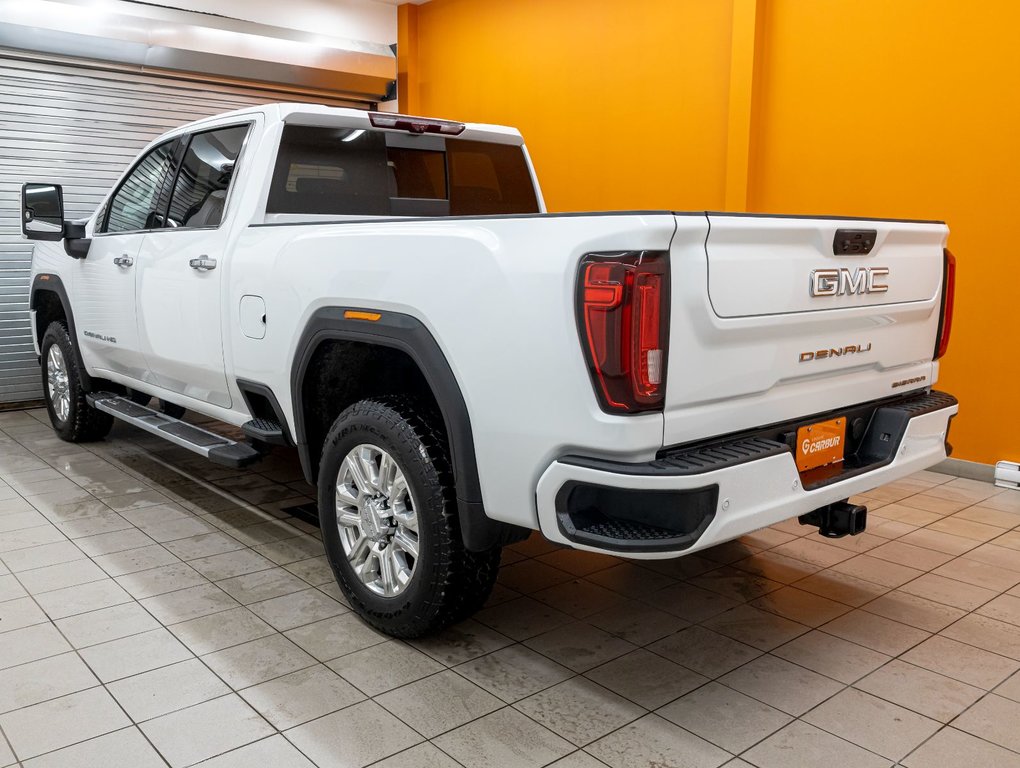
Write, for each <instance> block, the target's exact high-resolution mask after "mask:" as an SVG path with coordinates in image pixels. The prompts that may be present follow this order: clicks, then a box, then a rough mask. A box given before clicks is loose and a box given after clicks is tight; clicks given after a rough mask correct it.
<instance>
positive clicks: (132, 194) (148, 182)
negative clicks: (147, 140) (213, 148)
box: [103, 140, 175, 232]
mask: <svg viewBox="0 0 1020 768" xmlns="http://www.w3.org/2000/svg"><path fill="white" fill-rule="evenodd" d="M174 143H175V141H174V140H170V141H167V142H164V143H162V144H160V145H159V146H158V147H154V148H153V149H152V150H150V151H149V153H148V154H147V155H145V156H144V157H143V158H142V159H141V160H139V161H138V164H137V165H136V166H135V167H134V169H133V170H132V171H131V173H130V174H128V176H127V178H126V179H124V181H123V183H122V184H121V185H120V188H119V189H118V190H117V191H116V192H115V193H114V195H113V197H112V198H111V200H110V215H109V218H108V219H107V222H106V227H105V228H104V229H103V231H104V232H130V231H133V230H138V229H151V228H152V227H153V226H159V225H160V224H161V223H162V221H161V220H159V219H158V216H159V209H160V207H161V206H160V204H159V197H160V194H159V193H160V190H161V189H162V187H163V184H164V182H165V181H166V176H167V171H169V170H170V167H171V166H172V165H173V147H174Z"/></svg>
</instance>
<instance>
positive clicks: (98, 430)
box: [41, 320, 113, 443]
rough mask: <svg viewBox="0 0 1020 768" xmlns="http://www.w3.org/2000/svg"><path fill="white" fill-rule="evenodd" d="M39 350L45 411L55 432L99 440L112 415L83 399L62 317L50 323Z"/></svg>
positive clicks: (72, 439) (82, 440)
mask: <svg viewBox="0 0 1020 768" xmlns="http://www.w3.org/2000/svg"><path fill="white" fill-rule="evenodd" d="M41 351H42V380H43V393H44V397H45V399H46V411H47V412H48V413H49V415H50V423H51V424H53V429H54V431H55V432H56V433H57V436H58V437H60V439H61V440H67V441H68V442H70V443H87V442H91V441H93V440H102V439H103V438H104V437H106V436H107V435H108V434H109V432H110V429H111V428H112V427H113V416H111V415H110V414H108V413H103V412H102V411H97V410H96V409H95V408H93V407H92V406H91V405H89V404H88V401H86V399H85V390H84V389H82V386H81V372H80V370H79V369H78V360H77V358H76V357H75V355H74V347H73V345H72V342H71V336H70V334H68V332H67V325H66V324H65V323H64V322H63V321H61V320H56V321H54V322H52V323H50V324H49V327H48V328H47V329H46V333H45V334H43V340H42V350H41Z"/></svg>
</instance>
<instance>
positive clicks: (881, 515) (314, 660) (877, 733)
mask: <svg viewBox="0 0 1020 768" xmlns="http://www.w3.org/2000/svg"><path fill="white" fill-rule="evenodd" d="M307 492H308V488H307V486H305V485H304V483H303V481H302V480H301V477H300V472H299V469H298V466H297V463H296V461H295V460H294V458H293V457H292V456H289V455H288V454H286V453H285V452H281V453H279V454H278V455H277V454H274V455H273V456H272V457H270V458H269V459H268V460H267V461H266V462H264V463H263V464H261V465H259V466H257V467H256V468H254V469H253V470H250V471H232V470H228V469H223V468H220V467H216V466H214V465H211V464H208V463H206V462H205V461H203V460H202V459H199V458H196V457H194V456H193V455H192V454H189V453H187V452H184V451H182V450H179V449H176V448H174V447H171V446H167V444H165V443H163V442H161V441H159V440H155V439H151V438H149V437H147V436H145V435H144V434H142V433H140V432H137V431H133V430H131V429H130V428H127V427H122V426H118V427H117V428H116V429H115V430H114V433H113V435H112V436H111V438H110V439H109V440H108V441H106V442H102V443H96V444H93V445H88V446H74V445H70V444H68V443H64V442H61V441H60V440H58V439H57V438H56V437H54V435H53V432H52V430H51V429H50V427H49V424H48V423H47V422H46V417H45V413H44V412H42V411H31V412H15V413H0V730H2V737H0V768H2V767H3V766H8V765H15V764H19V763H18V761H20V764H23V765H25V766H30V767H31V768H41V767H43V766H47V767H50V766H68V767H72V766H73V767H74V768H81V767H83V766H96V767H97V768H120V767H122V766H123V767H124V768H147V767H148V766H165V765H170V766H173V768H181V767H183V766H190V765H194V764H198V763H201V764H203V765H206V766H215V768H226V767H227V766H238V767H241V766H246V767H247V766H269V767H271V768H298V767H299V766H302V767H308V766H321V767H322V768H334V767H337V768H339V767H340V766H344V767H348V766H367V765H375V766H385V767H386V768H398V766H400V767H403V768H442V767H443V766H458V765H461V766H467V767H468V768H472V767H473V766H485V767H486V768H503V767H504V766H506V767H507V768H515V767H517V766H520V767H521V768H528V767H530V766H545V765H555V766H557V767H558V768H595V767H597V766H606V765H608V766H613V768H640V767H641V766H649V768H650V767H651V766H657V767H660V768H663V767H666V766H687V767H690V766H693V767H701V766H705V767H707V768H714V766H720V765H724V764H725V765H729V766H746V765H755V766H759V767H760V768H772V766H777V767H778V766H783V767H786V766H818V765H824V766H840V767H843V766H889V765H892V764H894V763H901V764H902V765H904V766H907V767H908V768H919V767H921V766H967V768H973V766H981V767H982V768H987V767H989V766H1020V728H1018V727H1017V723H1018V722H1020V672H1018V670H1020V587H1018V584H1020V529H1018V526H1020V493H1018V492H1015V491H1002V490H999V489H996V488H994V487H993V486H991V485H989V484H987V483H980V482H974V481H970V480H959V479H954V478H951V477H948V476H946V475H940V474H935V473H930V472H921V473H918V474H917V475H914V476H912V477H910V478H909V479H907V480H904V481H901V482H897V483H893V484H891V485H887V486H885V487H883V488H879V489H877V490H875V491H874V492H873V493H871V494H869V497H868V498H866V499H860V501H861V503H865V504H867V505H868V507H869V508H870V510H871V515H870V524H869V527H868V531H867V533H865V534H863V535H861V536H858V537H855V538H846V539H838V540H834V541H830V540H824V539H822V538H820V537H819V536H818V535H817V534H814V533H812V530H813V529H809V528H803V527H801V526H799V525H797V524H796V522H792V523H783V524H781V525H777V526H774V527H772V528H769V529H766V530H763V531H759V532H757V533H755V534H753V535H750V536H746V537H744V538H743V539H742V540H740V541H739V542H731V543H729V544H726V545H723V546H720V547H716V548H714V549H712V550H710V551H707V552H702V553H698V554H696V555H692V556H688V557H686V558H682V559H679V560H672V561H660V562H649V563H644V564H636V563H633V562H625V561H622V560H618V559H615V558H610V557H604V556H598V555H590V554H585V553H579V552H575V551H572V550H565V549H558V548H556V547H554V546H552V545H550V544H548V543H547V542H545V541H544V540H543V539H541V538H540V537H537V536H534V537H532V538H531V539H530V540H528V541H527V542H524V543H522V544H519V545H515V546H513V547H511V548H509V549H507V550H506V551H505V555H504V567H503V570H502V573H501V576H500V580H499V585H498V586H497V588H496V591H495V593H494V594H493V596H492V599H491V600H490V601H489V603H488V605H487V606H486V607H485V608H484V609H483V610H482V611H481V612H480V613H478V615H477V616H476V617H475V618H474V619H473V620H469V621H466V622H464V623H463V624H461V625H459V626H457V627H455V628H453V629H451V630H449V631H448V632H446V633H445V634H444V635H442V636H440V637H434V638H430V639H427V640H423V641H420V642H414V643H404V642H399V641H394V640H389V639H387V638H386V637H383V636H381V635H379V634H377V633H376V632H374V631H373V630H371V629H369V628H368V627H366V626H365V625H364V624H362V623H361V622H360V621H359V620H358V619H357V618H356V617H355V616H354V614H352V613H351V612H350V611H349V610H348V608H347V606H346V605H345V604H344V601H343V599H342V597H341V596H340V594H339V593H338V591H337V588H336V585H335V584H334V582H333V577H332V574H331V573H330V570H329V567H328V565H327V564H326V562H325V559H324V558H323V556H322V548H321V545H320V543H319V540H318V538H317V537H318V531H317V529H316V528H315V527H314V526H312V525H309V524H308V523H307V522H304V521H302V520H299V519H296V518H292V517H289V516H288V515H287V514H286V513H284V512H281V509H284V508H288V507H291V506H293V505H295V504H299V503H302V502H304V501H307V498H306V494H307Z"/></svg>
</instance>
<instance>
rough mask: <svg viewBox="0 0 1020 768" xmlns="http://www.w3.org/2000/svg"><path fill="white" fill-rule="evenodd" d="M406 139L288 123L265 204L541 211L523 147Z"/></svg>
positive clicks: (273, 209)
mask: <svg viewBox="0 0 1020 768" xmlns="http://www.w3.org/2000/svg"><path fill="white" fill-rule="evenodd" d="M397 143H398V142H396V141H395V142H394V144H397ZM406 143H407V142H406V141H400V142H399V144H400V146H387V139H386V134H385V133H383V132H381V131H362V130H354V129H350V128H323V127H312V126H298V125H288V126H286V127H285V128H284V131H283V138H282V139H281V142H280V151H279V154H278V155H277V161H276V168H275V171H274V174H273V182H272V187H271V188H270V192H269V201H268V204H267V206H266V212H267V213H298V214H300V213H307V214H335V215H365V216H386V215H392V214H406V213H411V214H415V215H440V213H441V214H446V213H450V214H454V215H471V214H488V215H494V214H505V213H536V212H537V211H538V200H537V198H536V197H535V189H534V186H533V184H532V180H531V173H530V171H529V169H528V165H527V163H526V162H525V159H524V152H523V151H522V149H521V148H520V147H515V146H509V145H502V144H489V143H486V142H480V141H466V140H460V139H447V140H446V142H445V147H446V150H445V151H443V149H442V147H443V146H444V145H443V144H442V143H439V144H438V145H436V144H433V147H431V148H429V149H416V148H412V147H407V146H406ZM436 146H438V148H435V147H436ZM415 200H420V201H422V202H420V203H417V204H415V203H414V202H413V201H415ZM437 201H438V202H437ZM447 201H448V204H447ZM437 206H438V207H437Z"/></svg>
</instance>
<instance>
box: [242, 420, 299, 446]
mask: <svg viewBox="0 0 1020 768" xmlns="http://www.w3.org/2000/svg"><path fill="white" fill-rule="evenodd" d="M241 431H242V432H244V434H245V436H246V437H250V438H251V439H252V440H261V441H262V442H263V443H272V444H273V445H288V441H287V434H286V433H285V432H284V431H283V427H281V426H280V424H279V422H276V421H273V420H272V419H258V418H256V419H252V420H251V421H246V422H245V423H244V424H242V425H241Z"/></svg>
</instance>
